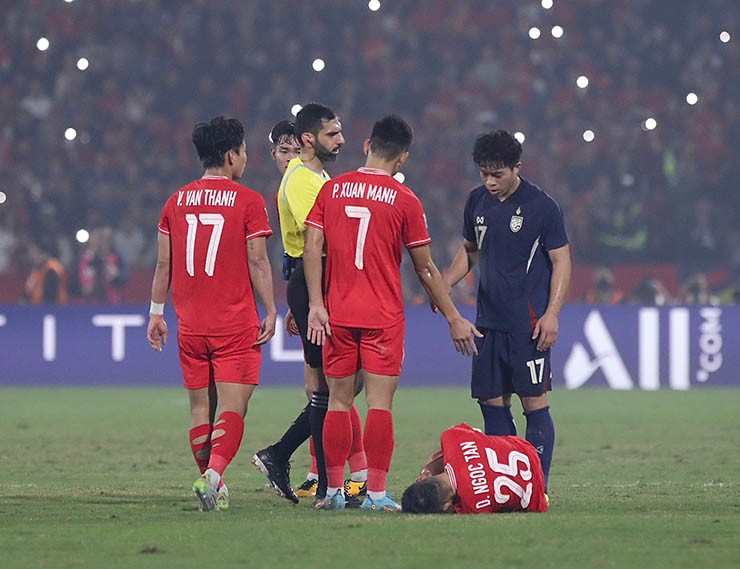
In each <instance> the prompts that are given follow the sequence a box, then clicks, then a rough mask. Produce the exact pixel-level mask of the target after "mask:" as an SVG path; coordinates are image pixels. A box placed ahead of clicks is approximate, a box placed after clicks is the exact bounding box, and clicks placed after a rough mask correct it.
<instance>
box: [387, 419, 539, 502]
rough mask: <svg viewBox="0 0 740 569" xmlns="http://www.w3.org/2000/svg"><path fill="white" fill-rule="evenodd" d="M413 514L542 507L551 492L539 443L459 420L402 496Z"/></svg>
mask: <svg viewBox="0 0 740 569" xmlns="http://www.w3.org/2000/svg"><path fill="white" fill-rule="evenodd" d="M401 506H402V508H403V511H404V512H406V513H411V514H440V513H443V512H450V513H456V514H495V513H503V512H544V511H546V510H547V494H545V479H544V476H543V474H542V466H541V465H540V459H539V456H538V454H537V451H536V450H535V448H534V447H533V446H532V445H531V444H530V443H528V442H527V441H525V440H524V439H520V438H519V437H513V436H505V437H503V436H493V435H486V434H484V433H482V432H480V431H479V430H477V429H473V428H472V427H470V426H468V425H466V424H465V423H460V424H459V425H455V426H454V427H452V428H450V429H447V430H446V431H444V432H443V433H442V436H441V437H440V448H439V449H437V450H435V451H434V452H432V453H431V454H430V455H429V457H428V458H427V461H426V463H425V464H424V467H423V468H422V469H421V475H420V476H419V478H418V479H417V480H416V482H415V483H414V484H412V485H411V486H409V487H408V488H406V490H405V492H404V493H403V496H402V498H401Z"/></svg>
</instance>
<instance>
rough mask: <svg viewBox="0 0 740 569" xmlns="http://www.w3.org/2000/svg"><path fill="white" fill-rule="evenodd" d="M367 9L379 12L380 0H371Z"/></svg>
mask: <svg viewBox="0 0 740 569" xmlns="http://www.w3.org/2000/svg"><path fill="white" fill-rule="evenodd" d="M367 7H368V8H369V9H370V11H371V12H377V11H378V10H380V0H370V2H368V3H367Z"/></svg>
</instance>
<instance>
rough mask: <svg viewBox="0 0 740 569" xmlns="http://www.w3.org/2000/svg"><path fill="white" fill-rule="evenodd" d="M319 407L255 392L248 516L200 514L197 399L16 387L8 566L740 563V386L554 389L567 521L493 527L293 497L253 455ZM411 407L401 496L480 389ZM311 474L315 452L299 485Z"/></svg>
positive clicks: (561, 510) (400, 449)
mask: <svg viewBox="0 0 740 569" xmlns="http://www.w3.org/2000/svg"><path fill="white" fill-rule="evenodd" d="M302 396H303V395H302V392H301V390H300V389H299V388H296V389H291V390H279V389H272V390H270V389H262V390H258V391H257V392H256V394H255V396H254V398H253V400H252V406H251V409H250V411H249V414H248V416H247V428H246V433H245V440H244V443H243V444H242V450H241V453H240V455H239V456H237V458H236V460H235V462H234V463H232V465H231V467H230V469H229V470H228V471H227V476H226V479H227V481H228V483H229V487H230V489H231V492H232V507H231V509H230V510H229V511H228V512H214V513H201V512H199V511H198V510H197V505H196V500H195V498H193V497H192V495H191V493H190V486H191V484H192V482H193V480H194V479H195V478H196V476H197V472H196V469H195V466H194V463H193V461H192V458H191V457H190V454H189V447H188V443H187V438H186V430H187V428H188V422H187V402H186V396H185V393H184V391H182V390H177V389H112V388H101V389H19V388H18V389H16V388H3V389H0V465H1V468H2V470H1V472H2V477H1V478H0V480H2V482H0V568H2V569H13V568H23V569H27V568H41V567H43V568H54V569H62V568H83V567H84V568H87V567H90V568H127V569H132V568H135V569H138V568H150V567H151V568H155V567H156V568H170V567H172V568H191V567H192V568H196V567H209V568H211V569H220V568H226V567H240V568H261V567H265V568H270V569H278V568H284V567H287V568H298V569H302V568H305V569H313V568H316V569H318V568H334V567H351V568H353V569H360V568H366V567H368V568H373V567H383V568H387V569H395V568H406V567H408V568H411V567H419V568H425V569H427V568H430V567H445V568H458V567H470V568H480V567H492V568H494V567H495V568H499V567H500V568H507V569H508V568H518V567H522V568H528V569H534V568H538V567H553V568H571V567H573V568H577V567H595V568H611V567H624V568H638V567H639V568H670V569H675V568H680V567H686V568H692V569H695V568H696V567H702V568H703V569H716V568H724V567H727V568H736V567H740V453H739V452H738V447H739V446H740V389H739V390H712V391H710V390H703V391H691V392H670V391H660V392H613V391H607V390H594V389H592V390H579V391H571V392H566V391H560V392H555V393H553V395H552V407H553V414H554V417H555V421H556V426H557V430H558V441H557V448H556V453H555V458H554V461H553V469H552V473H551V484H550V498H551V502H550V511H549V512H548V513H546V514H529V515H526V514H509V515H493V516H452V515H449V516H423V517H418V516H410V515H404V514H399V515H395V514H365V513H360V512H358V511H345V512H341V513H330V512H314V511H312V510H311V508H310V504H309V503H308V501H305V500H304V501H302V503H301V504H299V505H298V506H291V505H290V504H288V503H287V502H286V501H284V500H283V499H280V498H278V497H276V496H275V495H274V493H273V492H272V491H271V490H269V489H266V488H265V484H264V478H263V477H262V476H261V475H260V474H258V473H257V472H256V471H254V470H253V469H252V467H251V465H250V464H249V459H250V457H251V454H252V453H253V451H254V450H255V449H257V448H261V447H262V446H264V445H265V444H267V443H268V442H271V441H272V440H273V439H274V438H275V437H276V436H278V435H279V434H280V433H281V432H282V429H283V428H284V427H285V426H286V425H287V424H288V422H289V421H290V420H291V419H292V418H293V415H294V414H295V411H296V410H297V409H299V408H300V406H301V405H302V404H303V403H302V402H303V399H302ZM395 411H396V413H395V417H396V452H395V456H394V461H393V466H392V471H391V474H390V476H389V487H390V490H391V491H392V493H393V494H394V495H395V496H397V497H400V494H401V492H402V491H403V488H404V487H405V485H406V484H407V483H408V482H410V481H412V480H413V479H414V477H415V476H416V474H417V472H418V467H419V465H420V463H421V462H422V460H423V458H424V457H425V455H426V454H427V452H428V451H429V450H430V448H431V447H432V446H433V445H434V444H435V443H436V441H437V439H438V435H439V433H440V432H441V430H442V429H443V428H445V427H447V426H449V425H452V424H453V423H456V422H460V421H462V420H467V421H468V422H470V423H471V424H472V425H474V426H479V418H478V417H479V414H478V411H477V409H476V407H475V405H474V404H473V402H472V401H470V400H469V399H468V396H467V391H466V390H465V389H406V390H403V389H402V390H401V391H399V393H398V396H397V404H396V410H395ZM517 420H518V422H519V427H520V432H522V427H523V424H524V423H523V421H520V420H519V419H517ZM307 465H308V457H307V452H306V451H305V450H304V449H301V451H300V452H299V454H298V455H297V456H296V457H295V462H294V463H293V482H294V483H295V484H296V485H297V484H299V483H300V482H301V481H302V476H303V475H304V474H305V469H306V467H307Z"/></svg>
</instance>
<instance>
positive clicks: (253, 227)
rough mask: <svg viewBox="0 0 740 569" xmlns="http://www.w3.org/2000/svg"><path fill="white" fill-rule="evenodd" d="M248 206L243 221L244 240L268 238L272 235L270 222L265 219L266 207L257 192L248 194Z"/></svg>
mask: <svg viewBox="0 0 740 569" xmlns="http://www.w3.org/2000/svg"><path fill="white" fill-rule="evenodd" d="M249 198H250V204H249V205H248V206H247V211H246V215H245V219H244V234H245V236H246V237H245V238H246V239H253V238H255V237H269V236H270V235H272V229H271V228H270V222H269V219H268V217H267V207H266V206H265V200H264V198H263V197H262V196H261V195H259V194H258V193H257V192H252V193H251V194H249Z"/></svg>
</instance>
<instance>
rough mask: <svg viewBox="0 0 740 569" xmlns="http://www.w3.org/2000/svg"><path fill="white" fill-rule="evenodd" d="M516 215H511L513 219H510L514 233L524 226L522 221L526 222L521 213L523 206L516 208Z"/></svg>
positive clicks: (510, 227) (510, 226)
mask: <svg viewBox="0 0 740 569" xmlns="http://www.w3.org/2000/svg"><path fill="white" fill-rule="evenodd" d="M515 213H516V215H512V216H511V221H509V229H511V231H512V233H516V232H517V231H519V230H520V229H521V228H522V223H523V222H524V218H523V217H522V216H521V215H519V214H521V213H522V208H520V207H518V208H516V212H515Z"/></svg>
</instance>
